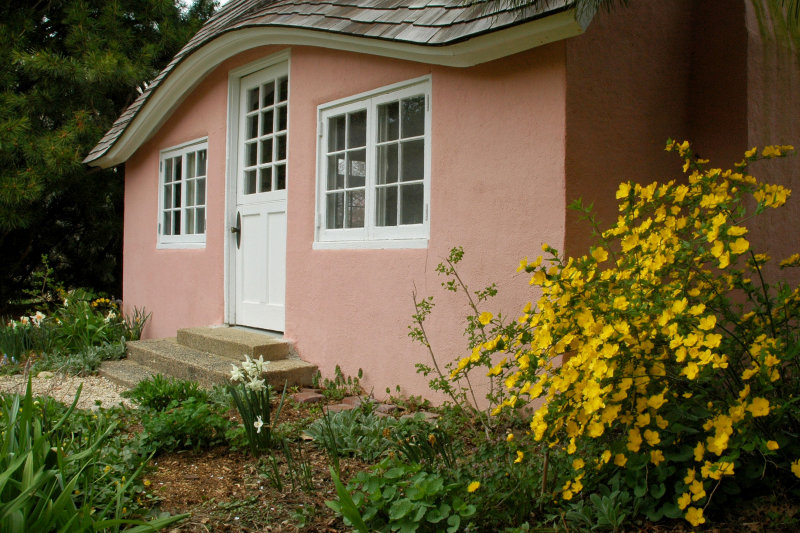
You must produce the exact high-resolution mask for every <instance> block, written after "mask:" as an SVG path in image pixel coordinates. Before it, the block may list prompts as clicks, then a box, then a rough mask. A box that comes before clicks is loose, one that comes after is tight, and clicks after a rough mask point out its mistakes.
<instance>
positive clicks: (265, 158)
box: [261, 139, 272, 164]
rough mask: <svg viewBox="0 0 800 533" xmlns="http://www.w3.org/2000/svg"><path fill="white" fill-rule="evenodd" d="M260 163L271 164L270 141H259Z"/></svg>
mask: <svg viewBox="0 0 800 533" xmlns="http://www.w3.org/2000/svg"><path fill="white" fill-rule="evenodd" d="M261 163H262V164H263V163H272V139H267V140H265V141H261Z"/></svg>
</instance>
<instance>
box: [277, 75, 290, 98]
mask: <svg viewBox="0 0 800 533" xmlns="http://www.w3.org/2000/svg"><path fill="white" fill-rule="evenodd" d="M287 98H289V78H287V77H286V76H283V77H282V78H280V79H279V80H278V100H277V101H278V102H285V101H286V99H287Z"/></svg>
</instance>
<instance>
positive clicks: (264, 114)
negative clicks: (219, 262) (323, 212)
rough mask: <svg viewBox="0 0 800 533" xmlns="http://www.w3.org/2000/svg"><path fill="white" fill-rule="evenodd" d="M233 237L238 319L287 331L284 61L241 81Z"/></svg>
mask: <svg viewBox="0 0 800 533" xmlns="http://www.w3.org/2000/svg"><path fill="white" fill-rule="evenodd" d="M238 107H239V109H238V139H237V142H236V150H237V154H236V157H237V165H236V202H235V204H236V205H235V209H236V211H235V214H234V216H233V217H232V218H234V219H235V222H234V223H233V226H232V228H231V238H232V239H233V243H234V245H233V246H232V247H233V248H234V250H235V251H234V252H233V256H234V259H233V263H234V267H233V276H231V277H232V278H233V279H232V280H231V279H230V278H231V277H229V280H230V281H232V282H233V284H234V285H235V287H234V290H233V294H234V317H233V318H234V320H233V322H234V323H236V324H239V325H243V326H250V327H254V328H260V329H269V330H274V331H283V330H284V323H285V293H286V181H287V177H288V174H287V170H286V164H287V156H286V151H287V146H288V122H289V120H288V119H289V116H288V113H289V78H288V68H287V65H286V64H285V63H283V64H280V65H276V66H272V67H269V68H267V69H264V70H260V71H258V72H256V73H253V74H250V75H248V76H245V77H243V78H241V79H240V83H239V106H238Z"/></svg>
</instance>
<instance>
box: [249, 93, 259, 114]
mask: <svg viewBox="0 0 800 533" xmlns="http://www.w3.org/2000/svg"><path fill="white" fill-rule="evenodd" d="M256 109H258V87H256V88H255V89H250V90H249V91H247V110H248V111H255V110H256Z"/></svg>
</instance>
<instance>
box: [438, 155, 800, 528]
mask: <svg viewBox="0 0 800 533" xmlns="http://www.w3.org/2000/svg"><path fill="white" fill-rule="evenodd" d="M666 148H667V151H670V152H675V153H677V154H678V155H679V156H680V157H681V159H682V160H683V161H684V172H685V173H686V174H688V177H687V179H686V180H685V183H684V182H676V181H670V182H667V183H663V184H659V183H651V184H650V185H644V186H643V185H639V184H631V183H623V184H621V185H620V187H619V189H618V191H617V194H616V197H617V199H618V200H619V202H620V206H619V218H618V221H617V223H616V224H615V225H613V226H612V227H611V228H609V229H606V230H602V229H601V228H600V227H599V225H598V224H597V223H596V222H595V221H594V219H593V217H592V215H591V210H590V209H589V208H584V207H583V206H582V205H581V204H580V203H579V202H578V203H575V204H573V207H574V208H576V209H579V210H581V211H582V212H583V213H584V216H585V218H586V219H587V220H589V221H590V223H591V224H592V227H593V232H594V235H595V237H596V239H597V240H596V244H595V245H594V246H592V247H591V248H590V250H589V253H587V254H586V255H584V256H581V257H569V258H568V257H563V256H561V255H559V253H558V252H557V251H556V250H555V249H554V248H552V247H551V246H549V245H547V244H545V245H543V247H542V248H543V251H544V253H545V256H546V257H544V258H543V257H541V256H540V257H539V258H537V259H536V260H535V261H533V262H528V260H527V259H523V261H522V262H521V264H520V270H525V271H526V272H529V273H530V274H531V285H533V286H534V287H536V288H537V290H539V291H541V297H540V298H539V299H538V301H537V303H536V305H535V306H534V305H533V304H532V303H528V304H527V305H526V306H525V307H524V308H523V309H522V312H521V314H520V316H519V318H518V320H517V321H516V322H514V323H512V324H510V325H509V326H508V327H507V328H506V329H503V328H499V326H497V327H495V329H494V330H492V331H491V332H490V337H491V336H492V335H494V334H496V335H497V336H496V337H495V339H494V340H492V342H491V343H490V344H485V343H484V344H482V345H480V346H479V349H478V352H477V353H473V354H472V355H469V356H467V357H464V358H462V359H461V360H460V361H459V362H458V365H457V367H456V371H455V373H454V374H453V377H454V378H457V377H460V376H462V375H463V374H464V373H465V372H469V371H470V369H472V368H476V367H479V366H484V363H483V361H484V360H486V358H492V360H498V361H499V362H498V363H497V365H496V366H494V367H492V370H491V372H492V373H495V372H496V373H497V375H504V376H506V379H505V380H504V381H505V383H504V385H505V387H506V388H507V397H506V398H505V399H504V400H503V401H502V402H500V404H499V406H498V408H497V409H496V410H495V412H500V411H501V410H502V409H504V408H505V409H519V408H520V407H522V406H524V405H527V404H528V403H529V402H530V401H531V400H533V399H536V398H543V403H542V404H541V406H540V407H538V409H537V410H536V411H535V414H534V415H533V418H532V421H531V425H530V428H531V432H532V435H533V438H534V440H535V441H541V442H543V443H545V444H546V445H547V446H548V447H550V448H552V449H553V450H554V452H555V453H558V454H564V455H565V456H566V457H569V458H570V459H571V460H572V469H571V472H569V474H567V475H565V476H562V477H560V478H559V479H558V485H559V488H558V493H559V494H560V496H561V498H562V499H563V500H566V501H570V500H572V499H573V498H575V497H577V496H578V495H579V494H580V493H581V492H582V491H584V489H585V485H588V484H595V483H597V482H598V481H599V480H608V479H611V478H612V477H613V476H615V475H619V480H620V494H622V493H623V492H628V493H630V494H632V496H633V497H634V498H636V499H637V501H639V502H640V504H641V507H640V509H641V512H642V513H644V514H645V515H646V516H647V517H648V518H649V519H650V520H654V521H655V520H659V519H661V518H662V517H670V518H677V517H681V516H682V517H684V518H685V519H686V520H687V521H688V522H689V523H690V524H691V525H692V526H694V527H698V526H700V525H702V524H703V523H705V521H706V517H705V514H704V512H705V510H706V509H707V508H708V507H709V505H711V503H712V499H713V500H714V501H719V502H721V501H724V500H725V499H726V498H727V497H729V496H731V495H734V494H736V493H739V492H741V491H742V490H743V489H744V488H748V489H753V488H756V487H758V486H761V487H764V486H765V484H766V483H770V484H771V483H776V482H779V480H785V481H786V482H791V480H792V479H795V481H796V478H797V477H800V459H799V458H800V445H799V444H798V441H797V439H796V438H795V436H796V435H797V434H798V433H800V415H798V411H797V403H796V402H797V400H796V399H797V397H798V395H799V394H800V388H799V387H798V385H800V381H798V380H797V379H796V371H797V369H798V368H800V336H799V335H798V331H800V330H798V327H797V325H798V323H800V296H799V295H800V288H797V287H793V286H790V285H788V284H787V283H784V282H781V281H779V282H775V283H771V282H768V281H767V274H766V270H768V269H766V268H765V265H766V264H767V263H768V262H769V261H770V258H769V257H768V256H767V255H766V254H763V253H759V251H758V250H755V249H754V246H753V245H752V244H751V242H750V241H749V240H748V238H747V235H748V228H747V224H749V223H750V221H751V219H752V218H753V217H755V216H758V215H759V214H760V213H762V212H763V211H765V210H766V209H770V208H778V207H780V206H782V205H783V204H784V203H785V202H786V199H787V198H788V196H789V194H790V191H788V190H787V189H785V188H784V187H782V186H779V185H771V184H767V183H763V182H760V181H759V180H758V179H756V178H755V177H753V176H751V175H749V174H748V173H747V169H748V166H749V164H750V163H752V162H754V161H757V160H759V159H772V158H775V157H782V156H784V155H786V154H787V153H789V152H791V151H792V150H793V148H792V147H791V146H767V147H765V148H764V149H763V150H762V151H761V152H760V153H759V151H758V150H757V149H756V148H753V149H751V150H748V151H747V152H746V153H745V157H744V159H743V160H742V161H740V162H739V163H736V164H735V165H734V166H733V168H732V169H729V170H724V171H723V170H722V169H719V168H711V167H709V166H708V162H707V161H705V160H700V159H698V158H696V157H695V155H694V154H693V153H692V150H691V147H690V145H689V143H688V142H683V143H678V142H675V141H671V140H670V141H669V142H668V143H667V147H666ZM798 266H800V254H794V255H792V256H791V257H789V258H787V259H785V260H784V261H782V262H781V263H780V267H781V268H794V267H798ZM488 323H493V322H492V320H489V321H488ZM498 328H499V329H498ZM495 340H496V342H495ZM476 356H477V357H476ZM561 358H563V364H560V365H559V364H557V361H559V360H560V359H561ZM767 480H768V481H767ZM601 503H602V502H601ZM609 520H611V519H610V518H609Z"/></svg>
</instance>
